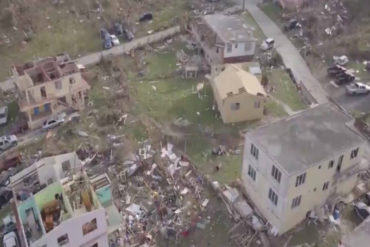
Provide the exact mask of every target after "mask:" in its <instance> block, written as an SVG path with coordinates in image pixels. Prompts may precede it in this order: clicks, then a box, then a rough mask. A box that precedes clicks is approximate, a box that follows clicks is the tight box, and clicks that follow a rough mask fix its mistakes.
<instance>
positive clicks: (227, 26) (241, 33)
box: [203, 14, 255, 43]
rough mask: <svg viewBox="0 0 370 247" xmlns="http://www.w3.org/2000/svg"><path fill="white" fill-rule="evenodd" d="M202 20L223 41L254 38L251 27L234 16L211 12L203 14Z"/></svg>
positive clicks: (239, 40) (240, 40) (241, 40)
mask: <svg viewBox="0 0 370 247" xmlns="http://www.w3.org/2000/svg"><path fill="white" fill-rule="evenodd" d="M203 20H204V21H205V23H207V24H208V26H210V27H211V28H212V30H213V31H214V32H215V33H217V35H218V36H219V38H220V39H221V40H222V41H223V42H225V43H228V42H243V41H249V40H255V39H254V37H253V31H252V29H251V28H250V27H249V26H248V25H247V24H245V23H243V21H242V20H241V19H240V18H238V17H236V16H228V15H222V14H213V15H205V16H203Z"/></svg>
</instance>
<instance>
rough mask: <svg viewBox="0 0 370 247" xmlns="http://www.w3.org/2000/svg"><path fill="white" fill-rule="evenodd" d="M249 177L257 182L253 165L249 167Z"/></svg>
mask: <svg viewBox="0 0 370 247" xmlns="http://www.w3.org/2000/svg"><path fill="white" fill-rule="evenodd" d="M248 175H249V176H250V177H251V178H252V179H253V181H256V170H254V169H253V167H252V166H251V165H249V167H248Z"/></svg>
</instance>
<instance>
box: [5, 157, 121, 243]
mask: <svg viewBox="0 0 370 247" xmlns="http://www.w3.org/2000/svg"><path fill="white" fill-rule="evenodd" d="M11 186H12V188H13V193H14V195H15V206H16V219H17V228H18V232H19V236H20V238H21V242H22V243H23V245H22V246H27V247H28V246H30V247H36V246H37V247H40V246H71V247H72V246H73V247H74V246H83V247H85V246H86V247H91V246H99V247H101V246H106V247H108V246H109V244H108V238H109V234H111V233H113V232H115V231H116V230H118V228H119V226H120V224H121V221H122V217H121V215H120V213H119V212H118V210H117V208H116V207H115V205H114V204H113V201H112V191H111V186H110V180H109V178H108V176H107V175H106V174H103V175H100V176H98V177H94V178H89V177H87V175H86V173H85V172H84V170H83V164H82V162H81V161H80V160H79V159H78V157H77V155H76V154H75V153H67V154H63V155H58V156H53V157H47V158H44V159H41V160H39V161H38V162H36V163H34V164H33V165H31V166H30V167H28V168H26V169H25V170H23V171H21V172H20V173H18V174H16V175H15V176H13V177H11Z"/></svg>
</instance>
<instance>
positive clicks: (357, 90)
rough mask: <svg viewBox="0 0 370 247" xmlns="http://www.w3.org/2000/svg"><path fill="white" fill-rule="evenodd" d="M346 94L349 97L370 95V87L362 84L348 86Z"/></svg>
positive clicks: (356, 83)
mask: <svg viewBox="0 0 370 247" xmlns="http://www.w3.org/2000/svg"><path fill="white" fill-rule="evenodd" d="M346 93H347V94H348V95H364V94H369V93H370V86H368V85H366V84H364V83H362V82H355V83H352V84H350V85H347V86H346Z"/></svg>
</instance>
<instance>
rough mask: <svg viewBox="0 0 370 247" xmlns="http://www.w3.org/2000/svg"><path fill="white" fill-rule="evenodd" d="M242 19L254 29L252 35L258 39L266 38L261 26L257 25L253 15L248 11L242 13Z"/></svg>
mask: <svg viewBox="0 0 370 247" xmlns="http://www.w3.org/2000/svg"><path fill="white" fill-rule="evenodd" d="M244 19H245V21H246V23H247V24H248V25H249V26H251V27H252V28H253V29H254V32H253V34H254V36H255V38H257V39H259V40H264V39H265V38H266V36H265V34H264V33H263V32H262V30H261V28H260V27H259V26H258V24H257V23H256V21H255V20H254V18H253V16H252V15H251V14H250V13H249V12H247V11H246V12H245V13H244Z"/></svg>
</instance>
